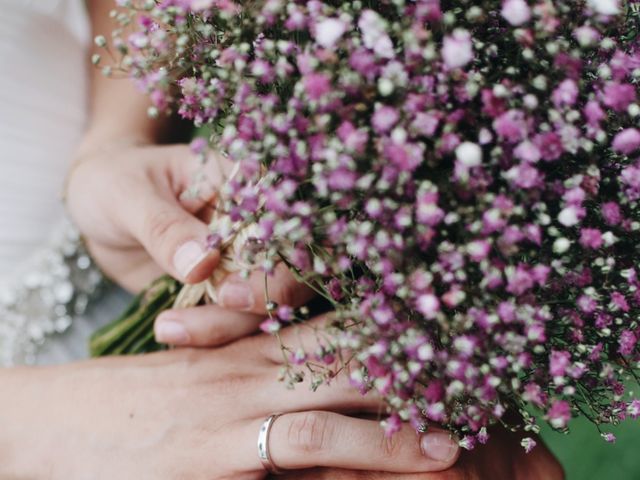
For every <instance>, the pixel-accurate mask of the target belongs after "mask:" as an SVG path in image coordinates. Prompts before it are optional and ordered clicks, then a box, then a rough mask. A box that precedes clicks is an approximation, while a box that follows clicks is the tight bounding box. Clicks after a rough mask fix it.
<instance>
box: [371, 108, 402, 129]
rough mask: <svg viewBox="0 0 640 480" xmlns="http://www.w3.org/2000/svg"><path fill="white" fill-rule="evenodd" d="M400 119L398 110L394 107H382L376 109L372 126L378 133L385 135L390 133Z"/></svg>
mask: <svg viewBox="0 0 640 480" xmlns="http://www.w3.org/2000/svg"><path fill="white" fill-rule="evenodd" d="M399 119H400V114H399V113H398V110H396V109H395V108H393V107H388V106H382V107H378V108H376V111H375V113H374V114H373V118H372V119H371V124H372V125H373V128H374V130H375V132H376V133H378V134H384V133H387V132H389V131H390V130H391V129H392V128H393V127H394V126H395V124H396V123H397V122H398V120H399Z"/></svg>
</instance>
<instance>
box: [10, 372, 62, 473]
mask: <svg viewBox="0 0 640 480" xmlns="http://www.w3.org/2000/svg"><path fill="white" fill-rule="evenodd" d="M39 375H40V373H39V370H38V369H35V368H24V367H21V368H12V369H0V391H1V392H2V394H0V479H2V480H4V479H32V478H34V479H35V478H38V476H39V475H41V474H42V473H43V471H42V470H40V469H41V468H42V467H43V466H44V464H45V463H46V459H44V458H41V457H40V456H39V455H38V452H39V451H41V445H42V444H43V443H44V442H46V438H47V436H48V432H49V430H48V429H49V427H50V422H47V421H45V420H44V419H43V418H41V417H42V413H43V412H44V411H45V409H46V407H45V404H46V402H48V401H50V398H49V395H50V393H51V392H48V391H47V387H46V385H44V384H42V383H40V382H39ZM61 440H62V439H61Z"/></svg>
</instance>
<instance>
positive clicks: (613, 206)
mask: <svg viewBox="0 0 640 480" xmlns="http://www.w3.org/2000/svg"><path fill="white" fill-rule="evenodd" d="M600 211H601V213H602V218H604V221H605V222H606V223H607V224H608V225H618V224H619V223H620V222H621V221H622V213H621V212H620V206H619V205H618V204H617V203H615V202H606V203H604V204H603V205H602V207H601V209H600Z"/></svg>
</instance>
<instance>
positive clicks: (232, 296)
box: [218, 281, 255, 310]
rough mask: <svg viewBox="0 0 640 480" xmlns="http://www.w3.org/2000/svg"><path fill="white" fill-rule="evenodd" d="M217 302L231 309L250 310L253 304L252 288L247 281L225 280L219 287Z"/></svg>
mask: <svg viewBox="0 0 640 480" xmlns="http://www.w3.org/2000/svg"><path fill="white" fill-rule="evenodd" d="M218 303H219V304H220V305H221V306H222V307H225V308H229V309H231V310H251V309H252V308H253V306H254V305H255V300H254V298H253V290H252V289H251V287H250V286H249V284H248V283H245V282H242V281H240V282H238V281H226V282H224V283H223V284H222V286H221V287H220V292H219V294H218Z"/></svg>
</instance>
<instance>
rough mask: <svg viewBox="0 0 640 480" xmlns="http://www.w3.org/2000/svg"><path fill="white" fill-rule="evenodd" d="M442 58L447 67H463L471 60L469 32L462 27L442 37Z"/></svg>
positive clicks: (471, 49) (471, 50)
mask: <svg viewBox="0 0 640 480" xmlns="http://www.w3.org/2000/svg"><path fill="white" fill-rule="evenodd" d="M442 59H443V60H444V63H445V65H446V66H447V67H449V68H460V67H464V66H465V65H466V64H467V63H469V62H470V61H471V60H473V43H472V41H471V34H470V33H469V32H468V31H467V30H464V29H461V28H459V29H456V30H455V31H454V32H453V34H452V35H447V36H446V37H444V41H443V44H442Z"/></svg>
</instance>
